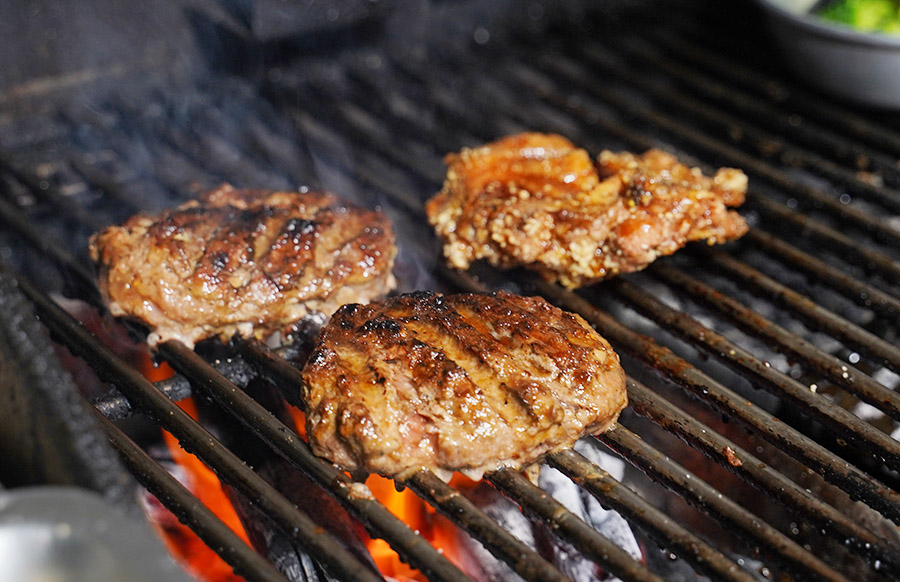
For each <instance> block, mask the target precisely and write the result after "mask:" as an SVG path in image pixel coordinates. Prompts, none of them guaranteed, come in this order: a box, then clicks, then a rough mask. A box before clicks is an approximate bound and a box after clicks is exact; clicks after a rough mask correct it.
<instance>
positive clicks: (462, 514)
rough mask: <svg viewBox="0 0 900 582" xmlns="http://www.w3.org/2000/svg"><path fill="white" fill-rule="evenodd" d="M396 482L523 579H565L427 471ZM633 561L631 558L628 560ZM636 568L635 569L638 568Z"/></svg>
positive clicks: (554, 568) (560, 573)
mask: <svg viewBox="0 0 900 582" xmlns="http://www.w3.org/2000/svg"><path fill="white" fill-rule="evenodd" d="M400 483H402V484H403V485H405V486H407V487H409V488H410V489H412V490H413V491H415V492H416V494H417V495H418V496H419V497H421V498H422V499H425V500H427V501H428V502H429V503H430V504H432V505H433V506H434V507H435V508H437V509H438V510H439V511H440V512H441V513H443V514H444V515H445V516H447V517H449V518H450V519H452V520H453V521H454V523H457V524H458V525H460V526H461V527H463V528H464V529H465V530H466V531H468V532H469V533H471V534H472V535H473V537H475V538H476V539H478V540H479V541H480V542H481V543H482V544H484V547H486V548H487V549H488V550H490V552H491V553H492V554H493V555H494V556H496V557H498V558H500V559H502V560H503V561H504V562H506V563H507V564H509V566H510V567H511V568H512V569H513V570H515V572H516V573H517V574H518V575H519V576H521V577H522V578H524V579H525V580H533V581H535V582H537V581H538V580H568V579H569V578H568V577H567V576H565V575H564V574H563V573H562V572H560V571H559V569H557V568H556V567H555V566H553V565H552V564H550V563H549V562H547V561H546V560H543V559H541V558H539V557H538V556H537V554H535V553H534V552H533V551H531V549H530V548H528V546H526V545H525V544H523V543H522V542H521V541H519V540H518V539H517V538H516V537H515V536H513V535H512V534H511V533H509V532H508V531H506V530H505V529H503V528H502V527H500V525H499V524H498V523H497V522H496V521H494V520H492V519H491V518H490V517H488V516H487V515H486V514H485V513H484V512H483V511H481V510H480V509H478V508H477V507H476V506H475V504H474V503H472V502H471V501H469V500H468V499H466V498H465V497H464V496H463V495H462V494H460V493H459V492H458V491H457V490H455V489H453V488H452V487H450V486H449V485H447V484H446V483H444V482H443V481H441V480H440V479H438V477H437V476H436V475H434V473H431V472H430V471H419V472H417V473H415V474H413V475H412V476H410V477H409V478H408V479H402V480H400ZM632 561H633V560H632ZM638 571H639V570H638Z"/></svg>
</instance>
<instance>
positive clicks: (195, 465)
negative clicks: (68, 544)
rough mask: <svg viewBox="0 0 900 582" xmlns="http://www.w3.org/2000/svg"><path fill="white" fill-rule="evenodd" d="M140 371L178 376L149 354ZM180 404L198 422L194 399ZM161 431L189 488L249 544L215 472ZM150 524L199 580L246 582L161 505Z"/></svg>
mask: <svg viewBox="0 0 900 582" xmlns="http://www.w3.org/2000/svg"><path fill="white" fill-rule="evenodd" d="M139 368H140V370H141V373H142V374H143V375H144V377H146V378H147V379H148V380H150V381H151V382H158V381H159V380H165V379H166V378H169V377H170V376H172V375H173V374H174V373H175V372H174V370H172V368H171V367H169V365H168V364H166V363H165V362H163V363H161V364H159V365H155V364H154V363H153V361H152V360H151V359H150V356H149V354H145V355H144V356H143V357H142V358H141V362H140V363H139ZM178 405H179V406H180V407H181V408H182V410H184V411H185V412H187V413H188V414H190V415H191V417H192V418H194V419H195V420H196V419H197V408H196V406H195V405H194V401H193V400H192V399H191V398H186V399H184V400H181V401H180V402H178ZM162 432H163V435H162V436H163V441H164V442H165V444H166V446H167V447H168V448H169V451H170V452H171V454H172V460H173V461H174V462H175V463H176V464H178V465H179V466H180V467H182V468H183V469H184V471H185V475H187V480H188V483H187V484H186V486H187V487H188V489H190V490H191V491H192V492H193V493H194V495H196V496H197V498H198V499H199V500H200V501H201V502H202V503H203V504H204V505H205V506H206V507H208V508H209V509H210V510H211V511H213V513H215V514H216V515H217V516H218V517H219V519H221V520H222V521H223V522H224V523H225V524H226V525H227V526H228V527H230V528H231V529H232V530H233V531H234V532H235V533H236V534H237V535H238V536H239V537H241V538H242V539H243V540H244V541H248V538H247V534H246V532H245V531H244V527H243V525H241V522H240V518H239V517H238V515H237V513H236V512H235V510H234V506H233V505H232V504H231V501H230V500H229V499H228V497H227V496H226V495H225V492H224V491H223V490H222V486H221V483H220V482H219V479H218V477H216V475H215V473H213V472H212V471H211V470H210V469H209V468H208V467H207V466H206V465H205V464H204V463H203V462H202V461H201V460H200V459H198V458H197V457H195V456H194V455H193V454H191V453H188V452H187V451H185V450H184V449H183V448H181V445H180V444H179V443H178V440H177V439H176V438H175V437H174V436H173V435H172V434H170V433H169V432H168V431H165V430H164V431H162ZM151 521H155V522H156V525H157V526H158V529H159V530H160V532H161V534H162V538H163V541H164V542H165V544H166V546H167V547H168V548H169V551H170V552H171V553H172V555H173V556H174V557H175V559H176V560H177V561H178V562H179V563H181V564H182V565H183V566H184V568H185V569H186V570H188V571H189V572H190V573H191V574H193V575H194V576H195V577H196V578H197V579H198V580H202V581H203V582H245V581H244V578H243V577H241V576H238V575H237V574H235V573H234V572H233V571H232V568H231V566H229V565H228V564H227V563H226V562H225V560H223V559H222V558H221V557H220V556H219V555H218V554H216V553H215V552H214V551H213V550H211V549H210V548H209V547H208V546H207V545H206V544H205V543H204V542H203V541H202V540H201V539H200V538H199V537H197V534H195V533H194V532H193V531H192V530H191V529H190V528H189V527H188V526H186V525H184V524H182V523H181V522H179V521H178V520H177V519H176V518H175V516H174V515H172V514H171V513H170V512H169V511H168V510H166V509H165V508H164V507H162V506H161V505H160V506H159V507H154V515H153V519H152V520H151Z"/></svg>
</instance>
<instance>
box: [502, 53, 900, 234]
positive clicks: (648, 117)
mask: <svg viewBox="0 0 900 582" xmlns="http://www.w3.org/2000/svg"><path fill="white" fill-rule="evenodd" d="M532 56H533V58H534V61H533V62H534V63H535V65H536V66H538V67H540V69H541V70H542V71H544V72H545V73H547V74H548V75H550V76H551V77H552V78H553V79H564V80H565V82H566V83H567V84H569V85H571V86H572V87H574V88H575V89H576V90H578V92H579V93H583V94H586V95H590V96H592V97H594V98H597V99H599V100H601V101H602V102H604V103H606V104H609V105H612V106H614V107H616V108H617V109H620V110H621V111H623V112H624V113H625V114H627V115H628V116H629V117H632V118H635V119H639V120H641V122H643V123H646V124H648V125H650V126H653V127H656V128H658V129H660V130H663V131H665V132H667V133H669V134H671V135H673V136H677V138H678V139H679V140H680V141H682V142H685V143H689V144H690V145H691V146H693V148H695V149H698V150H700V151H704V152H707V154H709V155H711V156H713V158H714V159H717V160H721V161H722V163H725V164H728V165H733V166H735V167H738V168H742V169H744V170H745V171H747V172H748V174H751V175H752V176H754V177H757V178H762V179H764V180H765V181H767V182H769V183H771V184H773V185H774V186H776V187H777V188H779V189H781V190H783V191H788V192H790V193H791V194H792V195H794V196H795V197H797V198H798V200H801V201H804V202H805V203H806V204H807V205H808V206H809V207H811V208H816V209H822V210H826V211H828V212H829V213H831V214H832V215H834V216H836V217H838V218H839V219H841V220H844V221H848V222H851V223H853V224H854V225H855V226H856V227H857V228H860V229H862V230H864V231H867V232H872V233H875V234H877V235H878V236H879V237H882V238H883V240H885V241H890V242H891V243H893V244H898V243H900V232H898V231H897V230H896V229H894V228H893V227H892V226H890V225H889V224H887V223H885V222H884V221H883V220H880V219H878V218H875V217H873V216H872V215H871V214H869V213H866V212H863V211H861V210H857V209H856V208H852V207H850V205H845V204H842V203H841V202H840V201H839V200H836V199H834V198H832V197H830V196H826V195H824V194H822V193H821V192H819V191H818V190H816V189H815V188H812V187H810V186H807V185H805V184H802V183H799V182H797V181H796V180H795V179H793V178H792V177H791V176H789V175H788V174H786V173H785V172H783V171H782V170H779V169H777V168H775V167H774V166H771V165H769V164H766V163H764V162H762V161H760V160H758V159H756V158H755V157H753V156H750V155H748V154H745V153H744V152H742V151H740V150H738V149H736V148H734V147H732V146H729V145H727V144H725V143H724V142H722V141H720V140H718V139H716V138H714V137H712V136H711V135H710V134H709V133H705V132H701V131H699V130H697V129H695V128H694V127H693V126H690V125H688V124H685V123H682V122H680V121H677V120H674V119H673V118H672V117H670V116H668V115H665V114H662V113H659V112H658V111H656V110H654V109H651V108H650V107H648V106H646V105H643V104H641V103H639V102H637V101H635V100H633V99H629V98H628V97H626V96H623V95H621V94H619V93H616V92H615V91H612V90H610V89H607V88H606V87H604V85H602V84H598V83H592V84H587V83H585V82H584V80H585V79H587V78H593V77H592V75H591V74H590V71H588V70H585V69H584V67H582V66H579V65H577V64H576V63H574V62H573V61H565V62H563V61H561V60H560V59H559V58H551V57H548V56H547V55H546V54H533V55H532ZM519 65H520V66H521V63H519ZM510 68H513V67H512V65H510ZM551 82H553V83H554V84H556V83H555V81H551ZM545 91H546V90H545ZM552 92H553V93H554V94H555V95H557V96H559V95H565V94H567V93H568V91H565V90H560V89H559V88H558V87H555V88H554V89H553V90H552ZM554 99H555V100H557V99H558V98H557V97H555V98H554Z"/></svg>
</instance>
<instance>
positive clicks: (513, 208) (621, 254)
mask: <svg viewBox="0 0 900 582" xmlns="http://www.w3.org/2000/svg"><path fill="white" fill-rule="evenodd" d="M446 161H447V165H448V171H447V178H446V180H445V182H444V187H443V189H442V190H441V192H440V193H438V194H437V195H436V196H435V197H433V198H432V199H431V200H429V201H428V204H427V206H426V211H427V214H428V219H429V221H430V222H431V224H432V225H433V226H434V227H435V229H436V230H437V232H438V234H439V235H440V236H441V237H442V238H443V239H444V255H445V256H446V257H447V259H448V261H449V262H450V264H451V265H453V266H454V267H457V268H459V269H466V268H468V267H469V265H470V264H471V263H472V262H473V261H475V260H477V259H487V260H488V261H489V262H490V263H491V264H493V265H496V266H500V267H514V266H519V265H524V266H527V267H529V268H532V269H535V270H537V271H538V272H540V273H541V274H542V275H543V276H544V278H546V279H547V280H550V281H559V282H560V283H562V284H563V285H565V286H566V287H569V288H573V287H578V286H582V285H586V284H590V283H593V282H596V281H599V280H601V279H603V278H605V277H609V276H613V275H616V274H619V273H628V272H631V271H637V270H640V269H643V268H644V267H646V266H647V265H648V264H649V263H651V262H652V261H653V260H655V259H656V258H657V257H659V256H661V255H668V254H671V253H673V252H675V251H676V250H678V249H679V248H681V247H682V246H684V244H685V243H686V242H688V241H692V240H699V239H706V240H707V241H708V242H709V244H714V243H719V242H725V241H728V240H732V239H735V238H738V237H740V236H742V235H743V234H744V233H746V232H747V224H746V223H745V222H744V220H743V218H741V216H740V215H739V214H737V213H736V212H734V211H729V210H728V209H727V207H728V206H739V205H740V204H742V203H743V202H744V193H745V192H746V189H747V177H746V176H745V175H744V173H743V172H741V171H740V170H735V169H731V168H722V169H720V170H719V171H718V172H717V173H716V175H715V176H713V177H712V178H709V177H706V176H704V175H703V174H702V173H701V172H700V170H699V169H697V168H689V167H687V166H685V165H684V164H680V163H679V162H678V161H677V160H676V159H675V157H674V156H672V155H670V154H667V153H665V152H662V151H660V150H649V151H648V152H646V153H644V154H643V155H641V156H637V155H634V154H630V153H618V154H617V153H613V152H609V151H604V152H602V153H601V154H600V156H599V158H598V161H597V164H596V165H595V164H594V163H593V162H592V161H591V159H590V157H589V156H588V154H587V152H586V151H584V150H583V149H579V148H576V147H575V146H574V145H573V144H572V143H571V142H570V141H569V140H567V139H565V138H563V137H561V136H558V135H546V134H539V133H524V134H520V135H515V136H512V137H507V138H505V139H501V140H500V141H497V142H494V143H491V144H488V145H485V146H482V147H479V148H475V149H463V150H462V151H461V152H460V153H458V154H449V155H448V156H447V158H446Z"/></svg>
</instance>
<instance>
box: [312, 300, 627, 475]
mask: <svg viewBox="0 0 900 582" xmlns="http://www.w3.org/2000/svg"><path fill="white" fill-rule="evenodd" d="M303 377H304V380H305V383H306V385H305V386H304V388H303V389H304V395H303V396H304V398H305V401H306V403H307V405H308V410H307V415H306V423H307V425H306V431H307V435H308V436H309V441H310V445H311V446H312V449H313V451H315V453H316V454H318V455H320V456H322V457H325V458H327V459H329V460H331V461H332V462H334V463H336V464H337V465H339V466H341V467H343V468H344V469H346V470H362V471H367V472H375V473H380V474H382V475H388V476H394V475H401V476H402V475H404V474H407V473H408V472H413V471H416V470H418V469H420V468H423V467H425V468H429V469H432V470H435V471H436V472H438V473H439V474H446V472H448V471H461V472H464V473H466V474H468V475H470V476H472V477H473V478H480V476H481V473H482V472H483V471H486V470H493V469H496V468H499V467H511V468H516V469H518V468H520V467H524V466H526V465H528V464H530V463H532V462H534V461H536V460H538V459H539V458H540V457H541V456H542V455H544V454H546V453H548V452H552V451H556V450H559V449H562V448H566V447H570V446H571V445H573V444H574V443H575V441H576V440H577V439H579V438H580V437H581V436H583V435H585V434H588V433H594V434H595V433H599V432H602V431H604V430H606V429H608V428H609V427H610V426H611V425H612V424H613V423H614V422H615V421H616V419H617V418H618V416H619V412H621V410H622V409H623V408H624V407H625V404H626V393H625V376H624V373H623V371H622V368H621V366H620V364H619V358H618V356H617V355H616V353H615V352H614V351H613V350H612V348H611V347H610V345H609V344H608V343H607V342H606V340H604V339H603V338H602V337H600V336H599V335H598V334H597V333H596V332H595V331H594V330H593V328H591V327H590V326H589V325H588V324H587V322H585V321H584V320H583V319H582V318H581V317H580V316H578V315H575V314H572V313H568V312H565V311H562V310H560V309H558V308H556V307H554V306H552V305H550V304H549V303H547V302H546V301H544V300H543V299H541V298H538V297H519V296H515V295H510V294H507V293H503V292H501V293H497V294H491V295H479V294H468V295H439V294H434V293H428V292H418V293H412V294H407V295H400V296H397V297H392V298H389V299H386V300H384V301H382V302H377V303H371V304H369V305H365V306H364V305H345V306H344V307H342V308H340V309H339V310H338V311H337V312H336V313H335V314H334V315H333V316H332V318H331V321H329V322H328V324H327V325H326V326H325V328H324V329H323V330H322V333H321V335H320V337H319V340H318V344H317V345H316V348H315V350H314V351H313V353H312V355H311V357H310V359H309V361H308V362H307V364H306V366H305V367H304V370H303Z"/></svg>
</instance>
